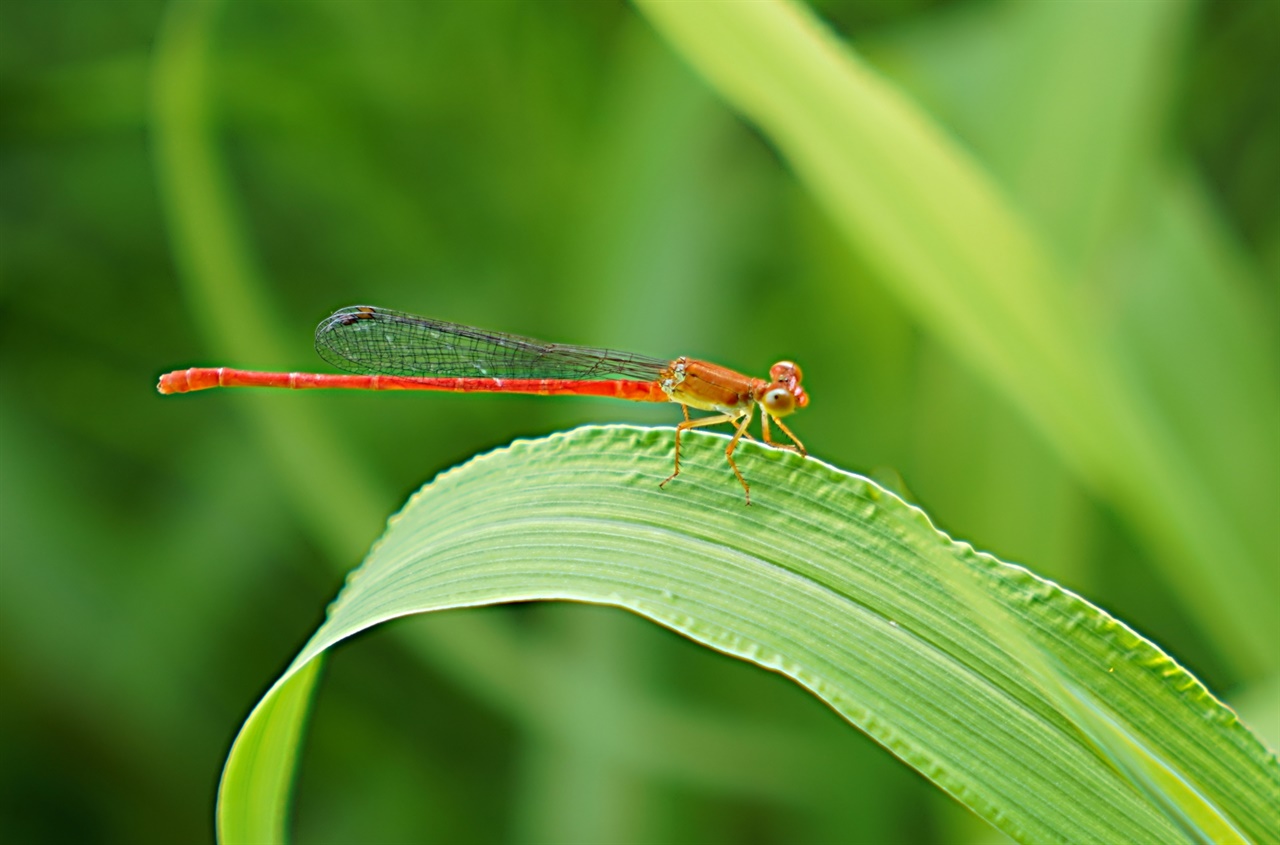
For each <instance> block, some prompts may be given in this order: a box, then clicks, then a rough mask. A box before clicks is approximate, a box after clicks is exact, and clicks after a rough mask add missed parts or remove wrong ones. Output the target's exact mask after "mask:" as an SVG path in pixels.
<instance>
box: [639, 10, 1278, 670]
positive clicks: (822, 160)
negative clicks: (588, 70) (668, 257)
mask: <svg viewBox="0 0 1280 845" xmlns="http://www.w3.org/2000/svg"><path fill="white" fill-rule="evenodd" d="M638 5H639V7H640V8H641V9H642V10H643V11H644V12H645V13H646V15H647V16H648V17H649V18H650V20H652V21H653V23H654V25H655V26H656V28H657V29H658V30H659V31H660V32H661V33H662V34H663V35H664V36H665V37H666V38H667V39H668V40H669V41H670V43H671V44H672V45H673V47H674V48H675V49H677V50H679V51H680V53H681V55H682V56H684V57H685V58H686V59H687V60H688V61H689V62H690V63H691V64H692V65H693V66H694V67H695V68H696V69H697V70H698V71H699V72H700V73H701V74H702V75H703V76H704V77H706V79H707V80H708V81H709V82H710V83H711V84H712V85H713V86H714V87H715V88H716V90H717V91H718V92H719V93H720V94H721V95H722V96H723V97H724V98H725V99H726V100H727V101H728V102H729V103H730V105H732V106H733V107H734V108H735V109H737V110H739V111H740V112H742V113H743V114H744V115H746V116H747V117H748V118H749V119H751V120H752V121H753V122H754V123H756V124H757V125H758V126H759V127H760V128H761V130H762V131H763V132H764V133H765V134H766V135H767V136H768V137H769V138H770V139H771V140H772V141H773V143H774V144H775V145H776V146H777V147H778V149H779V151H780V152H781V153H782V154H783V155H784V156H785V157H786V158H787V160H788V162H789V163H790V165H791V166H792V167H793V168H794V170H795V171H796V173H797V175H798V177H799V178H800V180H801V181H802V182H804V184H805V185H806V187H807V189H808V190H809V191H810V192H811V193H812V194H813V195H814V196H815V197H816V198H817V200H818V201H819V202H820V203H821V204H822V205H823V206H824V208H825V209H826V210H827V212H828V213H829V214H830V215H831V217H832V219H833V220H834V221H835V222H836V224H837V225H838V226H839V228H840V229H841V231H842V232H843V234H844V236H845V237H846V239H847V240H848V242H849V243H850V244H852V245H853V246H854V247H855V249H857V250H858V252H859V253H860V254H861V255H862V256H863V257H864V258H865V259H866V261H867V263H868V264H869V265H870V266H871V267H872V268H874V269H875V270H876V271H877V272H878V273H879V275H880V276H881V277H882V278H883V280H884V281H885V283H886V284H887V285H889V287H890V289H891V290H893V291H894V293H895V294H896V295H897V296H898V297H899V298H900V299H901V300H902V301H903V302H904V303H905V304H906V305H907V306H908V307H909V308H910V309H911V310H912V312H913V313H914V314H915V316H916V317H917V318H918V319H919V320H920V321H921V322H922V324H923V325H924V326H925V327H926V328H927V329H928V330H929V331H931V332H932V333H933V334H934V335H936V336H937V337H938V338H939V339H940V340H941V341H942V342H943V343H945V344H946V345H947V346H948V347H949V348H950V349H951V350H953V351H954V352H955V354H957V355H958V356H960V357H961V358H963V359H964V360H965V361H967V363H968V364H969V365H970V366H972V367H973V368H974V369H975V370H976V371H977V372H979V373H981V374H983V375H984V376H985V377H986V378H987V379H989V380H990V381H991V382H992V383H993V384H994V385H996V386H997V387H998V388H999V389H1001V390H1002V391H1003V392H1004V393H1005V395H1006V396H1008V397H1009V399H1010V400H1011V401H1012V402H1013V403H1014V404H1015V405H1017V406H1018V407H1019V408H1021V409H1022V411H1023V412H1024V413H1025V414H1026V415H1027V416H1028V418H1029V419H1031V420H1032V421H1033V422H1034V423H1035V424H1036V425H1037V426H1038V427H1039V428H1040V429H1041V431H1043V432H1044V434H1045V435H1046V436H1047V438H1048V439H1049V440H1050V442H1052V443H1053V444H1054V446H1055V448H1056V449H1057V451H1058V453H1059V454H1060V455H1061V457H1062V459H1063V460H1064V461H1065V462H1066V463H1067V464H1068V465H1069V466H1071V467H1072V468H1073V469H1074V470H1075V472H1076V473H1077V474H1078V475H1079V476H1080V477H1081V478H1082V479H1084V480H1085V481H1086V482H1087V483H1088V484H1089V485H1090V486H1091V487H1092V488H1093V489H1094V490H1095V491H1097V492H1098V493H1100V494H1101V495H1103V496H1105V497H1107V498H1108V499H1110V500H1111V501H1113V502H1114V503H1115V504H1116V506H1117V509H1118V510H1119V511H1120V512H1121V513H1122V514H1123V515H1124V516H1125V517H1126V518H1127V519H1128V521H1129V522H1130V523H1131V524H1132V525H1133V526H1134V528H1135V530H1136V532H1137V533H1138V534H1139V535H1140V536H1142V537H1143V538H1144V540H1145V541H1146V542H1147V544H1148V545H1149V546H1151V547H1152V548H1153V549H1155V550H1156V551H1157V552H1158V553H1159V554H1160V555H1162V556H1163V558H1164V560H1165V562H1166V564H1167V565H1168V566H1169V567H1170V568H1171V569H1173V570H1174V571H1175V573H1176V577H1175V578H1174V579H1172V583H1173V584H1174V585H1175V586H1176V587H1177V588H1178V589H1179V590H1180V593H1181V595H1182V597H1183V600H1184V602H1185V604H1186V606H1187V607H1188V609H1189V610H1190V611H1191V612H1192V613H1194V614H1195V615H1196V616H1197V618H1198V619H1199V621H1200V622H1201V624H1202V628H1203V630H1204V631H1205V634H1206V636H1210V637H1214V638H1216V639H1217V640H1218V646H1219V650H1220V652H1221V653H1222V654H1223V656H1224V659H1227V660H1232V661H1235V662H1236V663H1237V665H1238V667H1240V668H1241V669H1245V670H1249V671H1260V670H1268V669H1269V668H1271V667H1273V666H1274V665H1275V660H1276V657H1275V650H1274V643H1275V642H1276V641H1277V639H1280V616H1277V614H1275V613H1274V612H1273V611H1272V609H1271V608H1270V606H1269V604H1270V599H1271V597H1272V595H1273V591H1271V590H1270V589H1269V587H1270V586H1271V585H1270V583H1269V582H1268V581H1267V579H1266V576H1265V575H1264V574H1262V573H1261V567H1260V566H1259V565H1248V566H1242V567H1241V568H1240V575H1241V577H1239V578H1221V577H1218V572H1217V561H1218V560H1220V559H1221V558H1222V557H1226V558H1228V559H1232V560H1241V561H1246V560H1247V561H1253V560H1254V559H1255V558H1254V555H1253V554H1252V551H1251V549H1250V548H1249V546H1248V544H1247V543H1246V542H1245V541H1244V540H1243V539H1242V538H1241V536H1240V534H1239V533H1238V532H1237V531H1236V530H1235V525H1234V524H1233V519H1232V514H1230V513H1229V512H1228V508H1226V507H1225V506H1224V505H1223V504H1222V502H1221V499H1220V497H1216V496H1214V495H1213V493H1212V492H1210V491H1211V486H1210V485H1209V484H1208V483H1207V482H1206V479H1205V478H1203V477H1202V473H1201V472H1200V471H1198V470H1197V468H1196V467H1195V466H1194V465H1192V464H1191V463H1190V462H1189V461H1188V459H1187V456H1186V454H1185V453H1184V452H1183V450H1182V449H1181V448H1180V445H1179V443H1178V442H1177V437H1176V435H1175V433H1174V431H1173V430H1172V429H1171V427H1170V425H1169V424H1168V422H1167V421H1166V420H1165V419H1164V418H1162V417H1161V416H1160V415H1158V414H1155V413H1151V412H1150V410H1149V408H1148V407H1147V405H1146V404H1145V403H1146V400H1145V399H1144V397H1143V392H1142V391H1141V390H1140V389H1136V388H1135V386H1134V385H1133V384H1130V383H1129V376H1128V375H1127V369H1126V365H1125V363H1124V361H1123V359H1122V358H1121V357H1120V356H1119V355H1118V354H1117V351H1116V350H1115V349H1113V348H1111V346H1110V345H1109V343H1110V342H1109V341H1108V340H1107V338H1106V334H1105V331H1104V329H1105V327H1104V326H1099V325H1095V324H1094V321H1093V320H1092V319H1091V318H1090V317H1089V316H1088V315H1087V311H1086V309H1085V307H1083V304H1082V303H1081V302H1079V301H1077V298H1076V297H1075V295H1074V294H1073V292H1072V290H1071V289H1070V288H1069V286H1068V285H1067V283H1066V280H1065V274H1064V272H1063V270H1062V268H1061V266H1059V262H1058V260H1057V257H1056V255H1055V252H1054V250H1053V249H1052V248H1051V247H1049V246H1047V245H1045V244H1044V243H1042V242H1041V241H1040V240H1039V238H1038V237H1037V233H1036V232H1035V231H1034V230H1033V228H1032V227H1031V226H1029V225H1028V224H1027V222H1026V221H1025V220H1024V219H1023V218H1022V217H1021V215H1019V214H1018V213H1017V211H1016V210H1015V208H1014V207H1013V206H1012V205H1011V204H1010V203H1009V202H1008V200H1007V198H1006V197H1005V196H1004V195H1003V194H1002V192H1001V191H1000V190H999V189H998V188H997V186H996V185H995V183H994V181H993V180H992V179H991V178H990V177H989V176H988V175H987V174H986V173H985V172H984V171H983V170H982V168H981V167H979V166H978V165H977V163H976V162H975V161H974V160H973V159H972V158H971V157H970V156H969V155H968V154H967V153H966V152H965V151H963V150H962V149H961V148H960V147H959V146H958V145H957V144H955V143H954V142H952V141H951V140H950V139H949V138H948V137H947V136H946V134H945V132H944V131H943V130H942V129H941V128H940V127H938V126H936V125H934V124H933V123H931V122H930V121H929V119H928V117H927V115H925V114H924V113H923V112H922V111H920V110H919V109H918V108H917V107H916V106H915V104H914V103H912V102H911V101H910V100H908V99H907V98H906V97H905V96H903V95H902V93H901V92H899V91H898V90H897V89H895V88H894V87H893V86H892V85H891V84H890V83H888V82H887V81H886V80H884V79H883V78H882V77H880V76H879V75H878V74H877V73H876V71H875V70H874V69H872V68H871V67H869V66H868V65H867V64H866V63H864V62H863V61H861V59H860V58H859V57H858V56H857V55H856V54H855V53H854V52H853V51H851V50H849V49H848V48H847V47H846V46H845V45H843V44H841V43H840V42H839V41H838V40H837V39H836V38H835V36H834V35H833V34H832V33H831V32H829V31H828V30H827V29H826V28H825V27H824V26H823V25H822V24H821V23H820V22H819V21H818V20H817V19H816V18H815V17H813V16H812V15H811V14H809V13H808V12H807V11H806V10H805V9H804V8H803V7H801V6H800V5H799V4H795V3H787V2H759V3H664V2H654V0H638Z"/></svg>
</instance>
